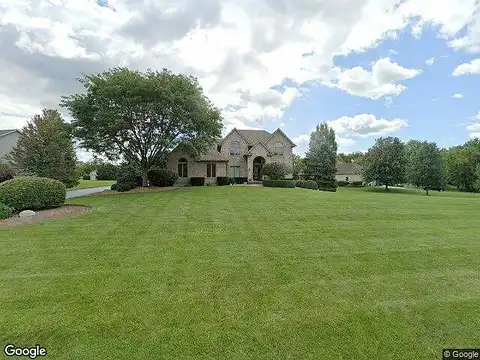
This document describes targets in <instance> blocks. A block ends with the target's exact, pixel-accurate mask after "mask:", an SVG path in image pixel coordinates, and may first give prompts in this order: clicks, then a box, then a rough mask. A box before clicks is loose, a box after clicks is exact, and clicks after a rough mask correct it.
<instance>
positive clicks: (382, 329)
mask: <svg viewBox="0 0 480 360" xmlns="http://www.w3.org/2000/svg"><path fill="white" fill-rule="evenodd" d="M421 195H422V193H421V192H413V193H411V194H410V193H408V192H405V191H394V192H390V193H384V192H378V189H367V190H365V189H340V191H339V192H337V193H323V192H318V191H311V190H305V189H272V188H254V187H205V188H185V189H180V190H173V191H168V192H163V193H138V194H125V195H119V196H95V197H86V198H80V199H74V200H73V201H72V202H75V203H81V204H89V205H92V206H94V209H93V210H92V212H90V213H88V214H86V215H82V216H79V217H76V218H70V219H66V220H58V221H51V222H48V223H47V222H46V223H43V224H38V225H33V226H28V227H24V228H14V229H4V228H3V229H2V228H0V256H1V258H2V263H1V267H0V303H1V304H2V316H1V317H0V337H1V341H2V342H3V343H4V344H5V343H9V342H11V343H14V344H21V345H35V344H41V345H42V346H44V347H46V348H47V350H48V351H49V358H52V359H361V360H363V359H365V360H370V359H407V358H411V359H425V360H427V359H428V360H430V359H437V358H441V357H440V354H441V349H442V348H443V347H458V348H468V347H478V324H479V323H480V312H479V311H478V309H479V308H480V260H479V254H480V243H479V241H478V234H479V232H480V222H479V221H478V214H479V211H480V197H479V196H473V195H471V194H459V193H455V194H451V193H432V196H430V197H427V196H421Z"/></svg>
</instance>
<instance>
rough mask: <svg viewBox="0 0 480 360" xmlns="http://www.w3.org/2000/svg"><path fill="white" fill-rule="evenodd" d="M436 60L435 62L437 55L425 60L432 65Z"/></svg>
mask: <svg viewBox="0 0 480 360" xmlns="http://www.w3.org/2000/svg"><path fill="white" fill-rule="evenodd" d="M434 62H435V57H431V58H430V59H428V60H427V61H425V64H427V65H429V66H430V65H433V63H434Z"/></svg>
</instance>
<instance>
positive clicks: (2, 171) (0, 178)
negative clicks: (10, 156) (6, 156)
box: [0, 164, 16, 183]
mask: <svg viewBox="0 0 480 360" xmlns="http://www.w3.org/2000/svg"><path fill="white" fill-rule="evenodd" d="M15 175H16V173H15V170H14V169H13V168H12V167H11V166H10V165H7V164H0V183H2V182H4V181H7V180H10V179H13V177H14V176H15Z"/></svg>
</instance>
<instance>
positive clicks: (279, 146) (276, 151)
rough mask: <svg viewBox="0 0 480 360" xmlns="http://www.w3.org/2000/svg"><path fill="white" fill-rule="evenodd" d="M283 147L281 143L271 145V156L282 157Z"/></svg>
mask: <svg viewBox="0 0 480 360" xmlns="http://www.w3.org/2000/svg"><path fill="white" fill-rule="evenodd" d="M284 148H285V146H284V145H283V144H282V143H281V142H277V143H276V144H275V145H273V154H274V155H283V151H284Z"/></svg>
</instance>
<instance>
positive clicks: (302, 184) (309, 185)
mask: <svg viewBox="0 0 480 360" xmlns="http://www.w3.org/2000/svg"><path fill="white" fill-rule="evenodd" d="M295 186H296V187H299V188H304V189H312V190H318V184H317V183H316V182H315V181H313V180H297V181H296V182H295Z"/></svg>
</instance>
